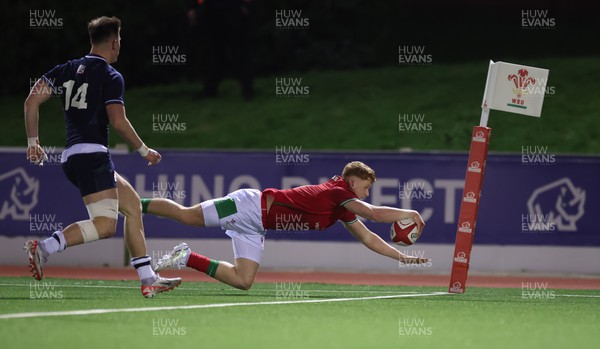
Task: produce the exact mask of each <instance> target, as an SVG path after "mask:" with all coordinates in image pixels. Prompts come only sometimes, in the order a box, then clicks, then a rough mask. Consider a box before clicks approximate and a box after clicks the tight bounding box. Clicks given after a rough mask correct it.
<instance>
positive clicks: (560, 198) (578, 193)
mask: <svg viewBox="0 0 600 349" xmlns="http://www.w3.org/2000/svg"><path fill="white" fill-rule="evenodd" d="M584 205H585V190H583V189H582V188H576V187H575V186H574V185H573V182H571V179H569V178H567V177H565V178H561V179H559V180H556V181H554V182H552V183H549V184H546V185H544V186H542V187H540V188H537V189H535V190H534V191H533V193H532V194H531V196H530V197H529V200H527V209H528V210H529V215H530V216H531V217H545V223H547V224H552V225H553V226H555V227H556V229H557V230H558V231H577V226H576V223H577V221H578V220H579V219H580V218H581V217H583V214H584V213H585V210H584Z"/></svg>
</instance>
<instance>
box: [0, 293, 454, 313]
mask: <svg viewBox="0 0 600 349" xmlns="http://www.w3.org/2000/svg"><path fill="white" fill-rule="evenodd" d="M449 294H451V293H448V292H431V293H420V294H399V295H392V296H372V297H357V298H331V299H305V300H293V301H273V302H245V303H215V304H196V305H178V306H166V307H142V308H120V309H119V308H117V309H87V310H69V311H47V312H35V313H13V314H1V315H0V319H19V318H33V317H47V316H74V315H97V314H110V313H134V312H145V311H163V310H188V309H205V308H228V307H243V306H251V305H281V304H302V303H332V302H351V301H367V300H373V299H392V298H410V297H427V296H441V295H449Z"/></svg>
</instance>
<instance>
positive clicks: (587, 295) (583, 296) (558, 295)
mask: <svg viewBox="0 0 600 349" xmlns="http://www.w3.org/2000/svg"><path fill="white" fill-rule="evenodd" d="M554 295H555V296H556V297H580V298H600V295H598V294H556V293H555V294H554Z"/></svg>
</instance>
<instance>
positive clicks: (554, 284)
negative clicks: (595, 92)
mask: <svg viewBox="0 0 600 349" xmlns="http://www.w3.org/2000/svg"><path fill="white" fill-rule="evenodd" d="M44 275H45V277H48V278H72V279H97V280H137V279H138V276H137V273H136V272H135V271H134V270H133V268H79V267H54V266H48V267H46V268H44ZM161 275H162V276H165V277H175V276H180V277H182V278H183V280H184V281H205V282H206V281H208V282H216V280H214V279H212V278H210V277H208V276H206V275H205V274H203V273H200V272H197V271H195V270H165V271H163V272H161ZM0 276H31V274H30V272H29V269H28V267H27V266H0ZM449 281H450V276H449V275H429V274H370V273H336V272H288V271H285V272H282V271H259V272H258V274H257V276H256V282H273V283H274V282H301V283H323V284H343V285H386V286H436V287H444V288H446V287H448V283H449ZM536 282H537V283H545V284H546V283H547V288H549V289H571V290H576V289H580V290H583V289H587V290H600V277H578V278H575V277H545V276H534V275H532V276H485V275H470V276H469V280H468V283H467V287H494V288H522V286H523V285H524V284H527V283H536Z"/></svg>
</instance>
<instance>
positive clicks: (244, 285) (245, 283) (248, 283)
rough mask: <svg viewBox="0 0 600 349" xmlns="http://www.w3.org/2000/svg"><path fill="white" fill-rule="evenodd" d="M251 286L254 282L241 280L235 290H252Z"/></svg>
mask: <svg viewBox="0 0 600 349" xmlns="http://www.w3.org/2000/svg"><path fill="white" fill-rule="evenodd" d="M253 284H254V280H241V281H239V282H238V284H237V285H236V288H239V289H240V290H243V291H248V290H249V289H251V288H252V285H253Z"/></svg>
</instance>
